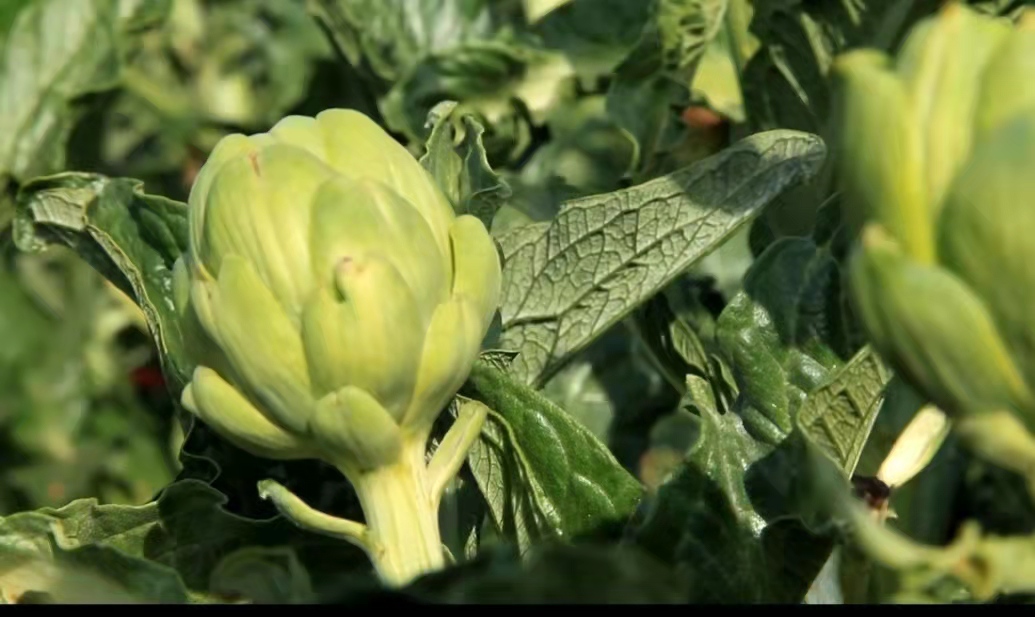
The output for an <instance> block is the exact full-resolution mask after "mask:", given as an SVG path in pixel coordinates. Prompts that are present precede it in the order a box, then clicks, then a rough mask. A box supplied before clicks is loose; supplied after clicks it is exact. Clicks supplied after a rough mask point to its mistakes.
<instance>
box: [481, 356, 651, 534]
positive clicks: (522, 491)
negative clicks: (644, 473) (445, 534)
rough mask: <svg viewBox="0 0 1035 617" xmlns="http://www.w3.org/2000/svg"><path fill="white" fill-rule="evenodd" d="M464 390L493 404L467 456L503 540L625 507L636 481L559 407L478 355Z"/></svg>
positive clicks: (585, 526)
mask: <svg viewBox="0 0 1035 617" xmlns="http://www.w3.org/2000/svg"><path fill="white" fill-rule="evenodd" d="M464 392H465V395H469V396H471V397H472V398H476V399H477V400H480V401H482V402H483V403H485V404H486V405H487V406H488V407H489V408H490V409H491V410H493V411H492V413H491V414H490V415H489V419H488V420H487V422H486V426H485V427H484V428H483V431H482V433H483V434H482V439H481V440H480V441H479V442H477V443H476V444H475V446H474V447H473V448H472V449H471V452H470V453H469V454H468V459H467V461H468V465H469V466H470V468H471V471H472V472H473V474H474V477H475V479H476V481H477V482H478V485H479V487H480V488H481V490H482V494H483V495H484V496H485V498H486V501H487V503H488V505H489V509H490V513H491V516H492V518H493V521H494V523H495V524H496V526H497V528H498V529H499V530H500V532H501V533H502V534H503V535H504V537H506V538H507V539H508V540H510V541H512V542H516V543H517V544H518V545H519V546H520V547H521V548H522V549H525V548H527V547H528V546H529V545H530V544H531V543H533V542H536V541H540V540H543V539H547V538H551V537H556V538H561V539H572V538H573V537H576V536H579V535H582V534H591V533H594V532H599V531H600V528H601V527H604V526H607V525H610V524H613V523H615V522H623V521H624V520H626V519H627V518H628V517H629V516H630V515H631V514H632V512H633V510H634V509H635V507H636V505H637V504H638V503H639V500H640V498H641V496H642V494H643V487H642V485H641V484H640V483H639V482H638V481H637V480H636V479H635V478H634V477H632V476H631V475H630V474H629V472H627V471H626V470H625V469H624V468H622V466H621V465H620V464H619V463H618V461H616V460H615V458H614V456H613V455H612V454H611V452H610V451H609V450H608V449H607V447H606V446H605V445H604V444H602V443H600V441H598V440H597V438H596V437H594V436H593V434H592V433H591V432H589V430H587V429H586V428H585V427H584V426H582V425H581V424H580V423H579V422H578V421H576V420H575V419H573V418H571V417H570V416H568V415H567V414H566V413H565V412H564V410H563V409H560V408H559V407H557V406H556V405H554V404H553V403H551V402H550V401H549V400H548V399H547V398H545V397H544V396H543V395H542V394H540V393H538V392H536V391H535V390H533V389H531V388H529V387H528V386H525V385H524V384H521V383H519V382H517V381H514V380H513V379H512V378H511V377H509V376H508V375H507V373H505V372H503V371H501V370H499V369H497V368H495V367H493V366H492V365H490V364H487V363H485V362H483V361H481V360H479V361H478V362H477V363H476V364H475V367H474V369H473V371H472V372H471V376H470V377H469V379H468V383H467V386H466V388H465V390H464Z"/></svg>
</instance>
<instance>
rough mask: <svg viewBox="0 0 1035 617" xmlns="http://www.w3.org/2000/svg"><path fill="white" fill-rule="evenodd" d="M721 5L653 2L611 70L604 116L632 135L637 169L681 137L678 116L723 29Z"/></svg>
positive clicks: (714, 0)
mask: <svg viewBox="0 0 1035 617" xmlns="http://www.w3.org/2000/svg"><path fill="white" fill-rule="evenodd" d="M726 2H727V0H654V3H653V4H652V14H651V18H650V19H649V20H648V22H647V25H646V27H645V28H644V30H643V33H642V35H641V37H640V41H639V42H638V43H637V45H636V47H635V48H634V49H633V50H632V51H631V52H630V53H629V55H628V57H626V58H625V60H624V61H623V62H622V64H621V65H619V66H618V68H617V69H616V70H615V78H614V81H613V82H612V83H611V87H610V90H609V91H608V95H607V96H608V106H607V107H608V111H609V112H610V113H611V114H612V115H613V116H614V118H615V119H616V120H617V121H618V124H619V125H620V126H622V127H623V128H624V129H626V130H627V131H628V132H629V134H630V135H631V136H632V138H633V141H634V143H635V144H636V145H637V151H636V161H637V163H636V165H637V167H638V168H640V169H641V170H642V169H648V168H649V167H650V166H651V165H652V163H653V160H654V159H655V158H656V157H657V156H658V155H659V154H660V153H661V152H662V151H664V150H668V149H669V148H671V147H672V146H674V143H675V140H677V139H680V138H681V137H682V128H683V127H682V124H681V122H680V120H679V113H680V112H682V108H683V107H686V105H687V104H688V102H689V89H690V85H691V83H692V82H693V78H694V74H695V72H696V71H697V66H698V64H699V63H700V61H701V58H703V57H704V54H705V52H706V51H707V49H708V46H709V44H710V43H711V42H712V40H713V39H714V38H715V37H716V35H718V33H719V31H720V30H721V28H722V25H723V18H724V16H725V13H726ZM648 177H649V176H648Z"/></svg>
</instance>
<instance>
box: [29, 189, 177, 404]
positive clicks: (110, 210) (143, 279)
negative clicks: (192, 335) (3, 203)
mask: <svg viewBox="0 0 1035 617" xmlns="http://www.w3.org/2000/svg"><path fill="white" fill-rule="evenodd" d="M17 207H18V211H17V220H16V222H15V241H16V242H17V243H18V245H19V247H21V248H22V249H23V250H42V249H43V248H45V247H46V246H47V245H48V244H53V243H60V244H65V245H67V246H69V247H71V248H72V249H74V250H75V251H76V252H77V253H79V255H80V256H81V257H83V258H84V259H85V260H86V261H88V262H89V263H90V264H91V265H92V266H94V267H95V268H96V269H97V270H98V271H100V272H101V274H103V275H104V276H105V277H106V278H107V279H108V280H110V281H112V282H113V283H115V284H116V285H118V286H119V287H120V288H121V289H122V290H123V291H125V292H126V293H127V294H129V295H130V296H131V297H133V298H135V299H136V300H137V303H138V304H139V305H140V306H141V308H142V309H143V311H144V314H145V315H146V316H147V320H148V323H149V325H150V326H151V331H152V333H153V335H154V337H155V343H156V344H157V346H158V349H159V351H161V352H162V354H161V355H162V361H163V363H164V369H165V372H166V375H167V376H168V378H169V380H170V386H171V387H172V389H173V392H174V393H176V394H178V393H179V390H180V389H181V388H182V387H183V385H184V384H186V382H187V381H188V380H189V378H190V372H191V370H192V368H193V367H191V366H190V365H189V363H188V362H187V359H186V357H185V355H184V348H183V345H184V342H183V338H182V334H181V331H180V327H179V322H178V321H177V319H176V318H175V307H174V306H173V301H172V268H173V264H174V263H175V261H176V259H177V258H178V257H179V256H180V254H181V253H182V252H183V251H185V250H186V248H187V206H186V204H183V203H180V202H177V201H173V200H171V199H166V198H164V197H157V196H153V195H147V194H145V193H144V192H143V187H142V183H140V182H139V181H137V180H132V179H126V178H107V177H104V176H100V175H97V174H81V173H65V174H59V175H56V176H51V177H49V178H40V179H38V180H35V181H33V182H31V183H29V184H27V185H26V186H25V187H24V188H23V189H22V191H21V192H20V193H19V197H18V206H17Z"/></svg>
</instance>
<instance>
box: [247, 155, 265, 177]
mask: <svg viewBox="0 0 1035 617" xmlns="http://www.w3.org/2000/svg"><path fill="white" fill-rule="evenodd" d="M248 161H249V162H250V163H251V164H252V169H253V170H254V171H255V175H256V176H261V175H262V172H261V171H259V153H258V152H252V153H251V154H249V155H248Z"/></svg>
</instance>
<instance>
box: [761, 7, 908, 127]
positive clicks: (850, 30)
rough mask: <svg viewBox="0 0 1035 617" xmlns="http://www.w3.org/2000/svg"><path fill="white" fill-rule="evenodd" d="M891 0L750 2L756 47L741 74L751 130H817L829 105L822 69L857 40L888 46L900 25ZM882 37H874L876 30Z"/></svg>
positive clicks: (897, 10) (897, 9) (861, 43)
mask: <svg viewBox="0 0 1035 617" xmlns="http://www.w3.org/2000/svg"><path fill="white" fill-rule="evenodd" d="M906 4H908V3H901V2H895V1H894V0H864V1H862V2H859V1H857V0H832V1H831V2H816V3H812V2H803V1H801V0H793V1H791V2H780V3H755V9H754V15H753V18H752V20H751V22H750V26H749V28H750V32H751V35H754V36H755V37H757V39H758V44H759V47H758V51H757V52H756V53H755V54H754V55H753V56H752V57H751V58H750V59H749V60H748V62H747V65H746V66H745V67H744V69H743V73H742V75H741V85H742V87H743V90H744V103H745V106H746V110H747V115H748V120H749V121H750V123H751V125H752V127H754V130H768V129H774V128H788V129H795V130H799V131H808V132H813V133H820V134H822V131H823V128H824V124H825V123H826V120H827V117H828V114H829V111H830V88H829V83H828V81H827V75H828V73H829V71H830V66H831V64H832V63H833V60H834V58H835V57H836V56H837V55H838V54H840V53H843V52H845V51H847V50H849V49H852V48H854V47H858V46H876V47H881V48H885V49H886V48H888V47H889V46H890V43H891V41H893V40H894V38H893V37H895V36H897V34H898V33H899V32H900V31H901V29H902V26H903V16H901V15H900V13H901V12H902V9H901V8H900V7H902V6H905V5H906ZM878 35H879V36H883V37H885V39H884V40H878V39H877V36H878Z"/></svg>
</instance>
